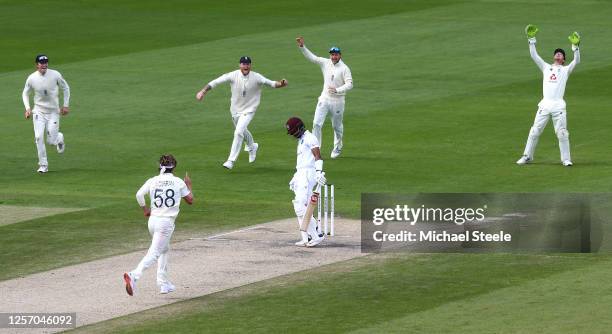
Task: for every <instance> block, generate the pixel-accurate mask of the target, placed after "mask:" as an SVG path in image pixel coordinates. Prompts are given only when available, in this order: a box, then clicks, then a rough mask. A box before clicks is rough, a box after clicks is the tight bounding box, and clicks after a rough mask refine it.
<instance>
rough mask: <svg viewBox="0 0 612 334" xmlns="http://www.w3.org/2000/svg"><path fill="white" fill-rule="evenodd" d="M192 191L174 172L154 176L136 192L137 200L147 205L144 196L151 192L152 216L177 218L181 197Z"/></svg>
mask: <svg viewBox="0 0 612 334" xmlns="http://www.w3.org/2000/svg"><path fill="white" fill-rule="evenodd" d="M189 193H191V191H190V190H189V188H187V185H186V184H185V182H184V181H183V180H181V179H180V178H178V177H176V176H174V175H172V173H164V174H162V175H158V176H154V177H152V178H150V179H148V180H147V182H145V184H143V185H142V187H140V189H138V192H137V193H136V200H137V201H138V204H140V205H141V206H144V205H145V199H144V196H145V195H146V194H149V198H150V200H151V216H155V217H164V218H176V216H178V214H179V207H180V205H181V199H182V198H183V197H185V196H187V195H189Z"/></svg>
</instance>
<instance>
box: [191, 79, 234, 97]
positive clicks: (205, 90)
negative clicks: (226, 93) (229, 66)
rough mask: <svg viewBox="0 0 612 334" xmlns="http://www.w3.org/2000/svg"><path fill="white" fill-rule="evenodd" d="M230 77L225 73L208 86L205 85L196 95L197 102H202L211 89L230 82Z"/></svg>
mask: <svg viewBox="0 0 612 334" xmlns="http://www.w3.org/2000/svg"><path fill="white" fill-rule="evenodd" d="M231 79H232V77H231V75H230V73H225V74H223V75H222V76H220V77H218V78H217V79H215V80H213V81H211V82H209V83H208V84H206V86H204V88H202V89H200V91H198V93H197V94H196V99H198V100H199V101H202V100H203V99H204V96H205V95H206V94H207V93H208V92H209V91H210V90H212V89H213V88H215V87H216V86H218V85H221V84H224V83H226V82H229V81H231Z"/></svg>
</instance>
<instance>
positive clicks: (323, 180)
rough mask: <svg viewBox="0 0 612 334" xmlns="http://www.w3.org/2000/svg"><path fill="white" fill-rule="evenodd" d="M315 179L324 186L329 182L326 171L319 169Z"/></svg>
mask: <svg viewBox="0 0 612 334" xmlns="http://www.w3.org/2000/svg"><path fill="white" fill-rule="evenodd" d="M315 181H317V183H318V184H319V185H320V186H324V185H325V184H326V183H327V179H326V178H325V172H321V171H317V174H316V175H315Z"/></svg>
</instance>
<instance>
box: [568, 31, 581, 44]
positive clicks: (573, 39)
mask: <svg viewBox="0 0 612 334" xmlns="http://www.w3.org/2000/svg"><path fill="white" fill-rule="evenodd" d="M567 39H569V41H570V43H572V45H576V46H578V45H580V34H579V33H578V32H577V31H574V32H573V33H571V34H570V35H569V36H568V37H567Z"/></svg>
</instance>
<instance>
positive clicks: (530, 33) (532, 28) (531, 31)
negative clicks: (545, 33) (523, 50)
mask: <svg viewBox="0 0 612 334" xmlns="http://www.w3.org/2000/svg"><path fill="white" fill-rule="evenodd" d="M538 30H539V29H538V27H537V26H536V25H533V24H528V25H527V26H526V27H525V33H526V34H527V37H529V38H535V36H536V34H537V33H538Z"/></svg>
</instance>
